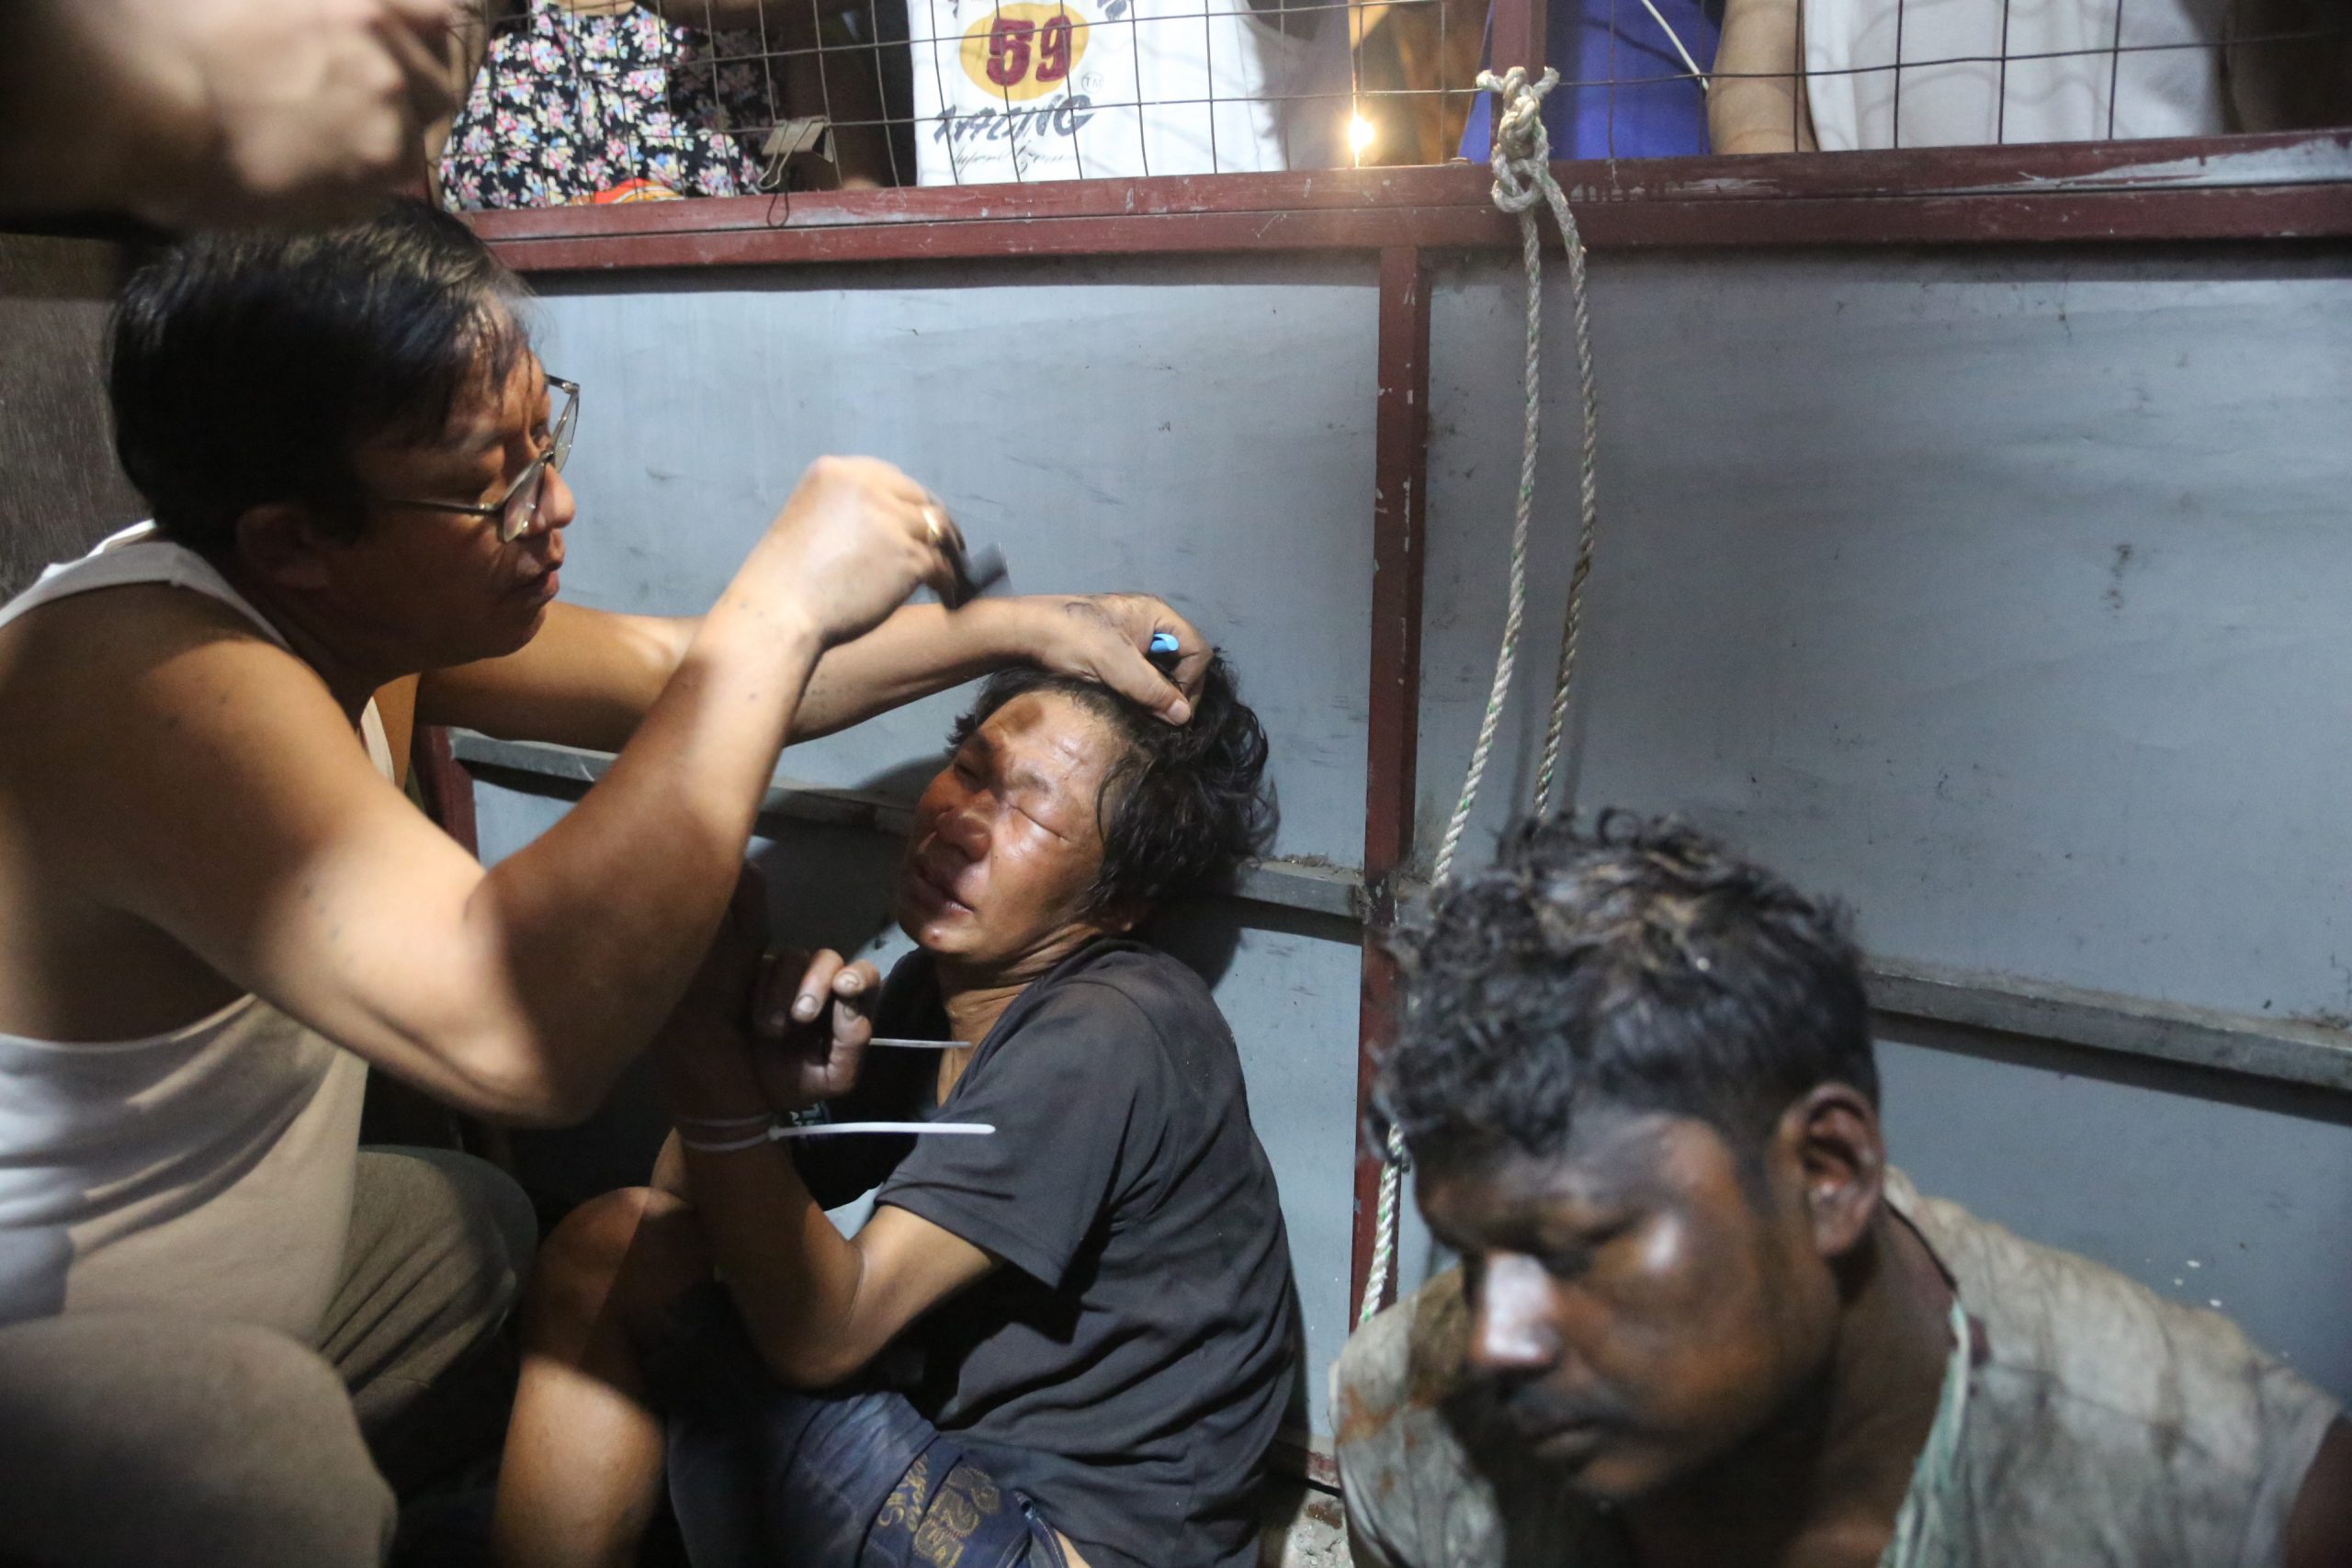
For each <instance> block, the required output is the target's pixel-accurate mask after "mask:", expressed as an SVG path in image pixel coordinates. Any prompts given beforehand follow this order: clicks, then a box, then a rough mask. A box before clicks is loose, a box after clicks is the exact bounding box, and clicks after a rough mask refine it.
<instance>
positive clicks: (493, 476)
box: [0, 204, 1208, 1568]
mask: <svg viewBox="0 0 2352 1568" xmlns="http://www.w3.org/2000/svg"><path fill="white" fill-rule="evenodd" d="M519 291H520V290H519V286H518V285H517V284H516V283H515V280H514V278H513V277H512V276H510V275H508V274H507V273H506V272H505V271H504V270H503V268H501V267H500V266H499V265H498V264H497V263H496V262H495V261H494V260H493V259H492V257H491V256H490V254H488V252H487V251H486V250H485V249H484V248H483V247H482V246H481V243H479V242H478V241H477V240H475V238H474V237H473V236H472V234H471V233H470V232H469V231H467V230H466V229H465V227H464V226H463V225H462V224H460V223H458V221H457V220H454V219H451V218H448V217H446V216H444V215H441V214H439V213H436V212H434V211H433V210H431V209H427V208H425V207H423V206H421V205H415V204H408V205H403V206H401V207H399V208H397V209H394V210H392V211H391V212H390V213H389V214H387V215H386V216H384V217H383V218H381V219H379V220H376V221H374V222H371V223H368V224H366V225H362V226H359V227H356V228H352V229H345V230H340V231H334V232H330V233H326V234H321V235H310V236H294V235H284V234H271V235H262V234H254V235H243V236H232V237H211V238H206V239H199V240H197V241H195V242H192V243H188V244H187V245H184V246H182V247H180V248H178V249H176V250H175V251H174V252H172V253H170V254H167V255H166V256H164V258H163V259H162V260H160V261H159V262H157V263H156V264H154V265H153V266H151V267H149V268H147V269H145V270H144V271H142V272H141V274H140V275H139V276H136V277H135V278H134V279H133V280H132V281H131V282H130V285H129V286H128V287H127V288H126V290H125V293H124V295H123V297H122V299H121V300H120V303H119V309H118V314H117V321H116V327H115V341H114V350H113V362H112V367H111V379H110V385H109V392H110V396H111V399H112V402H113V407H114V413H115V420H116V426H117V445H118V449H119V452H120V455H121V457H122V460H123V464H124V467H125V468H126V470H127V471H128V472H129V474H130V478H131V479H132V480H133V482H134V483H136V484H137V485H138V486H139V488H140V490H141V491H142V492H143V493H144V495H145V496H146V498H147V500H148V502H150V504H152V506H153V509H154V518H155V520H154V522H153V523H152V524H148V525H141V527H139V528H137V529H133V530H130V531H129V532H128V533H126V534H124V535H120V536H117V537H116V538H114V539H111V540H109V541H107V543H106V544H105V545H103V546H101V547H99V549H98V550H97V551H96V552H94V553H93V554H92V555H91V556H90V557H88V558H85V559H84V560H82V561H79V562H76V563H74V564H72V565H70V566H66V567H62V568H58V569H53V570H51V572H50V573H49V574H48V575H47V576H45V577H44V578H43V579H42V580H41V581H40V583H38V584H37V585H36V586H35V587H34V588H32V589H31V590H29V591H28V592H26V593H25V594H23V595H21V596H19V597H18V598H17V600H15V601H13V602H11V603H10V604H7V605H6V606H5V607H0V737H6V740H5V743H0V930H5V931H7V932H8V935H9V940H8V941H7V942H6V943H0V1325H7V1326H6V1327H0V1472H5V1473H6V1475H7V1476H8V1477H9V1481H8V1488H9V1494H10V1503H9V1506H8V1507H7V1508H6V1510H5V1511H0V1559H5V1560H8V1561H17V1560H30V1561H35V1562H75V1563H96V1564H106V1563H113V1562H141V1563H150V1562H238V1563H241V1564H274V1563H281V1562H282V1563H288V1564H296V1563H299V1564H304V1565H306V1568H320V1565H333V1564H342V1563H351V1562H375V1561H376V1560H377V1558H378V1555H379V1552H380V1551H381V1550H382V1548H383V1546H384V1543H385V1540H386V1537H387V1532H388V1530H389V1528H390V1521H391V1517H392V1515H391V1506H392V1502H393V1497H394V1495H395V1493H397V1494H401V1495H407V1494H409V1493H411V1492H412V1491H413V1489H414V1488H415V1487H416V1486H418V1485H420V1484H422V1483H425V1482H426V1481H428V1480H429V1479H431V1478H433V1477H434V1475H435V1472H436V1471H440V1470H446V1468H447V1465H448V1464H449V1463H450V1462H451V1461H458V1460H462V1459H464V1458H465V1457H467V1454H468V1452H469V1449H470V1448H472V1447H474V1446H477V1445H479V1446H481V1447H482V1448H485V1449H486V1448H487V1447H488V1446H489V1445H492V1444H494V1443H495V1441H496V1438H497V1435H498V1428H499V1425H500V1421H501V1419H502V1417H503V1411H501V1410H500V1409H499V1408H498V1405H497V1403H496V1400H495V1399H494V1398H490V1399H485V1398H484V1397H482V1393H483V1389H484V1386H485V1383H484V1380H483V1379H481V1378H479V1377H476V1376H474V1375H472V1374H473V1373H474V1371H475V1370H476V1369H477V1368H478V1367H479V1366H480V1365H481V1360H482V1358H483V1353H484V1348H485V1347H486V1346H488V1345H490V1344H491V1343H492V1341H493V1340H494V1338H495V1330H496V1329H497V1327H498V1325H500V1323H501V1322H502V1320H503V1316H504V1314H505V1311H506V1308H507V1306H508V1304H509V1303H510V1302H511V1300H512V1298H513V1294H514V1291H515V1280H516V1277H517V1275H518V1274H519V1272H520V1270H521V1269H522V1268H523V1265H524V1262H525V1259H526V1257H527V1255H528V1251H529V1248H530V1245H531V1239H532V1224H531V1216H530V1213H529V1211H528V1208H527V1206H526V1205H524V1204H523V1203H521V1201H520V1195H519V1194H518V1193H516V1192H515V1190H514V1189H513V1187H512V1184H511V1183H508V1182H506V1181H505V1180H504V1179H503V1177H501V1176H499V1175H498V1173H497V1172H495V1171H493V1170H492V1169H491V1168H488V1167H486V1166H483V1165H481V1164H480V1163H479V1162H475V1161H469V1160H467V1159H464V1158H463V1157H462V1156H445V1157H440V1158H435V1159H426V1158H421V1157H418V1156H414V1155H394V1154H390V1153H380V1152H367V1153H363V1152H361V1151H360V1150H359V1149H358V1147H357V1139H356V1129H357V1123H358V1109H359V1094H360V1089H361V1085H362V1079H363V1077H364V1075H365V1072H366V1069H367V1067H368V1066H374V1067H377V1068H379V1069H381V1070H383V1071H385V1072H389V1073H390V1074H392V1075H393V1076H395V1077H400V1078H401V1079H404V1080H405V1081H407V1082H409V1083H411V1084H413V1085H415V1086H417V1087H418V1088H420V1089H424V1090H425V1091H426V1092H428V1093H430V1094H432V1095H435V1096H436V1097H437V1098H439V1099H440V1100H444V1101H446V1102H447V1103H448V1104H450V1105H453V1106H455V1107H457V1108H458V1109H459V1110H461V1111H468V1112H470V1113H472V1114H475V1115H479V1116H484V1117H490V1118H493V1119H497V1120H501V1121H506V1122H524V1123H530V1122H541V1123H546V1122H566V1121H571V1120H577V1119H578V1118H580V1117H582V1116H584V1115H586V1114H587V1113H588V1112H589V1111H591V1110H592V1109H593V1108H594V1106H595V1105H596V1104H597V1103H598V1101H599V1100H602V1099H603V1097H604V1095H605V1091H606V1090H607V1089H609V1088H610V1087H611V1085H612V1083H613V1081H614V1079H615V1078H616V1076H617V1075H618V1073H619V1072H620V1070H621V1069H622V1067H623V1066H626V1065H627V1064H628V1062H629V1060H630V1059H631V1058H632V1057H633V1056H635V1055H637V1053H638V1052H639V1050H641V1049H642V1048H643V1047H644V1045H645V1044H646V1043H648V1041H649V1040H650V1038H651V1037H652V1035H653V1033H654V1032H655V1029H656V1027H657V1026H658V1025H659V1024H660V1023H661V1021H662V1019H663V1017H664V1016H665V1015H666V1014H667V1013H668V1011H669V1010H670V1009H671V1007H672V1005H673V1003H674V1002H675V1001H676V1000H677V999H678V998H679V997H680V995H681V994H682V993H683V991H684V988H685V986H686V983H687V981H688V979H689V978H690V977H691V976H692V975H693V973H694V971H695V967H696V965H697V964H698V963H699V961H700V959H701V957H702V954H703V952H704V950H705V948H706V947H707V944H708V942H709V941H710V938H711V935H712V932H713V931H715V930H716V929H717V928H718V922H719V919H720V918H721V916H722V914H723V912H724V911H725V909H726V908H727V904H728V900H729V896H730V894H731V892H732V890H733V887H734V886H735V881H736V876H737V873H738V870H739V867H740V865H741V860H742V856H743V852H744V850H745V848H746V844H747V840H748V838H749V835H750V833H751V829H752V821H753V817H754V813H755V812H756V810H757V807H758V805H759V802H760V799H761V796H762V795H763V792H764V791H765V789H766V787H767V785H768V782H769V779H770V777H771V775H772V773H773V771H774V769H775V761H776V755H777V752H778V750H779V749H780V748H781V747H782V746H783V745H784V743H785V742H786V739H801V738H804V737H807V736H811V735H817V734H822V733H825V732H827V731H829V730H831V729H837V728H842V727H843V726H846V725H849V724H854V723H855V722H857V721H858V720H860V719H862V718H864V717H866V716H869V715H871V714H874V713H876V712H878V711H881V710H882V709H885V708H887V707H889V706H892V705H896V704H898V703H901V702H905V701H908V700H910V699H911V698H914V697H917V696H921V695H923V694H927V693H930V692H933V691H937V690H940V689H943V688H944V687H946V686H948V685H951V684H954V683H956V682H960V681H963V680H965V679H967V678H969V677H970V676H972V675H974V674H977V673H979V672H981V671H986V670H989V669H991V668H994V667H996V666H999V665H1003V664H1007V663H1012V662H1017V661H1023V660H1030V661H1035V662H1037V663H1040V664H1043V665H1045V666H1046V667H1048V668H1049V669H1052V670H1055V671H1060V672H1063V673H1069V674H1077V675H1081V676H1086V677H1091V678H1095V679H1101V680H1103V681H1105V682H1109V683H1110V684H1111V685H1113V686H1114V687H1115V688H1116V689H1118V690H1120V691H1121V692H1123V693H1125V694H1127V695H1129V696H1131V697H1133V698H1135V699H1136V700H1138V701H1140V702H1142V703H1144V704H1145V705H1148V707H1149V708H1150V709H1152V710H1153V711H1154V712H1156V713H1158V714H1159V716H1161V717H1162V718H1164V719H1166V720H1168V721H1170V722H1176V723H1182V722H1184V721H1185V720H1186V719H1187V718H1189V716H1190V711H1189V706H1188V704H1187V701H1186V699H1185V697H1184V695H1183V694H1182V691H1181V690H1180V689H1179V686H1178V685H1176V684H1171V683H1170V682H1169V681H1168V680H1167V679H1165V678H1163V677H1162V676H1161V674H1160V673H1159V671H1157V670H1155V669H1153V668H1152V666H1151V665H1150V664H1149V663H1148V661H1147V660H1146V659H1145V658H1144V655H1143V651H1142V649H1146V648H1148V645H1149V642H1150V639H1151V637H1152V636H1153V634H1154V633H1155V632H1159V631H1166V632H1169V633H1172V634H1173V635H1174V636H1175V637H1177V638H1178V640H1179V643H1180V645H1181V647H1182V656H1183V657H1182V662H1180V664H1179V665H1178V667H1177V668H1178V671H1179V678H1180V682H1181V681H1182V680H1184V679H1197V671H1198V670H1199V669H1200V668H1201V667H1202V666H1204V664H1205V663H1206V661H1207V659H1208V651H1207V650H1206V649H1204V648H1203V647H1201V645H1200V639H1199V637H1198V635H1197V634H1196V633H1194V632H1193V629H1192V628H1191V627H1190V626H1187V625H1185V624H1184V623H1183V622H1182V620H1181V618H1179V617H1177V616H1175V615H1174V614H1173V613H1172V612H1170V610H1168V609H1167V607H1166V606H1164V605H1162V604H1159V602H1158V601H1156V600H1149V599H1143V598H1117V599H1107V600H1053V601H1023V600H998V601H989V602H983V603H980V604H973V605H971V606H969V607H968V608H966V609H963V610H960V611H957V612H954V613H950V612H949V611H947V610H945V609H944V608H942V607H940V606H938V605H925V606H913V607H904V608H901V607H900V605H901V602H902V601H903V600H905V599H906V598H907V596H908V595H909V593H910V592H911V591H912V590H913V589H914V588H915V587H916V586H917V585H918V584H919V583H922V582H929V583H931V584H933V586H935V587H937V586H946V585H949V584H951V583H952V582H953V581H954V578H953V573H952V568H951V563H950V561H949V559H948V557H949V555H950V554H951V553H952V552H953V549H954V547H956V545H957V543H958V541H957V540H956V536H955V533H954V528H953V525H951V524H949V523H948V522H947V520H946V517H945V514H944V512H943V511H942V510H941V509H940V507H939V505H938V502H936V500H935V499H934V498H933V496H932V495H931V493H930V492H929V491H926V490H924V489H923V488H922V486H921V485H919V484H917V483H916V482H915V481H914V480H912V479H909V478H908V477H907V476H906V475H904V474H903V473H900V472H899V470H898V469H896V468H891V467H890V466H888V464H884V463H879V462H875V461H871V460H868V459H858V458H827V459H822V460H820V462H818V463H817V464H816V465H814V466H813V467H812V468H810V469H809V473H808V475H807V476H806V477H805V478H804V479H802V481H801V483H800V485H799V487H798V488H797V490H796V491H794V492H793V494H792V496H791V498H790V499H789V500H788V501H787V502H786V504H785V507H784V509H783V511H782V512H781V513H778V514H777V516H776V517H775V521H774V522H773V523H772V524H771V525H769V527H768V529H767V531H766V532H765V533H764V534H763V536H761V538H760V539H759V541H758V542H757V543H756V544H754V545H753V546H752V549H751V552H750V554H749V555H748V556H747V557H746V558H745V560H744V562H743V565H742V567H741V570H739V571H738V572H737V573H736V575H735V577H734V580H733V581H731V582H730V583H729V586H728V587H727V589H726V591H725V592H723V593H722V594H721V596H720V597H719V599H718V603H717V604H714V605H713V606H712V608H711V609H710V610H709V611H708V612H707V614H705V615H702V616H701V617H699V618H697V619H690V620H662V619H655V618H651V617H643V616H624V615H601V614H598V613H595V612H592V611H587V610H582V609H579V608H575V607H572V606H570V605H566V604H561V603H560V601H559V600H558V592H559V589H560V569H561V566H562V564H563V559H564V554H565V548H566V546H565V542H564V531H565V529H566V528H567V527H568V526H569V525H570V524H571V521H572V516H573V502H572V495H571V489H570V487H569V485H568V484H567V483H566V481H565V479H564V478H563V476H562V468H563V465H564V460H565V458H566V457H568V456H569V453H570V448H571V434H572V430H573V426H574V423H575V419H576V411H577V408H578V398H579V389H577V388H576V387H573V386H572V385H571V384H570V383H568V382H565V381H562V380H560V379H558V378H553V377H551V376H549V375H548V374H547V372H546V371H545V370H544V368H543V367H541V366H540V365H539V363H538V361H537V357H536V355H534V354H533V352H532V348H531V344H530V342H529V339H528V337H527V335H526V332H525V330H524V328H523V326H522V324H521V321H520V320H519V318H518V316H517V314H516V311H515V296H516V295H517V294H518V293H519ZM412 718H413V719H414V720H417V721H422V722H425V723H433V724H455V725H464V726H468V727H470V728H478V729H481V730H486V731H489V732H491V733H492V734H497V735H503V736H506V737H510V738H513V739H530V740H540V741H549V742H557V743H561V744H568V745H573V746H581V747H590V748H595V749H599V750H612V751H616V752H618V753H619V756H618V758H617V760H616V761H615V763H614V765H613V768H612V770H611V771H610V773H608V774H607V775H606V777H605V779H604V780H603V781H602V782H601V783H599V784H597V785H596V786H595V787H594V789H592V790H590V791H589V792H588V795H587V796H586V797H585V798H584V799H583V800H582V801H581V803H580V804H579V805H578V807H575V808H574V809H573V810H572V811H571V812H570V813H569V814H568V815H567V816H566V817H565V818H563V819H562V820H561V821H560V822H559V823H557V824H556V825H555V826H554V827H553V828H551V829H548V832H547V833H545V834H544V835H542V836H541V837H540V838H539V839H538V840H537V841H536V842H534V843H532V844H530V845H528V846H526V848H524V849H523V850H521V851H519V852H516V853H515V854H514V855H512V856H510V857H508V858H507V859H505V860H503V861H502V862H501V863H499V864H498V865H496V866H494V867H491V868H488V869H485V868H484V867H482V866H481V865H479V864H477V863H475V862H474V860H473V859H472V857H471V856H469V855H468V854H466V853H465V852H463V851H461V850H459V849H458V847H457V846H456V845H455V844H453V843H452V842H451V841H450V840H448V839H447V837H446V836H444V835H443V834H441V833H440V832H439V831H438V830H437V829H435V828H434V827H433V825H432V824H431V823H429V822H428V821H426V820H425V819H424V818H423V817H422V816H421V815H420V814H419V813H418V812H417V811H416V810H415V809H414V807H412V806H411V805H410V803H409V802H408V801H407V800H406V799H405V798H404V797H403V796H402V795H401V792H400V788H399V784H398V780H399V775H400V772H401V770H400V768H399V766H398V763H397V749H395V748H394V747H393V746H391V745H390V743H389V740H388V733H390V732H395V731H397V732H402V733H404V732H405V731H406V729H407V727H408V724H409V723H410V722H411V720H412ZM346 1390H347V1391H348V1393H347V1395H346V1393H345V1391H346ZM355 1408H356V1421H355V1418H354V1417H355ZM379 1472H380V1475H381V1478H380V1479H379ZM387 1482H389V1483H390V1489H388V1488H387V1485H386V1483H387Z"/></svg>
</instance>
